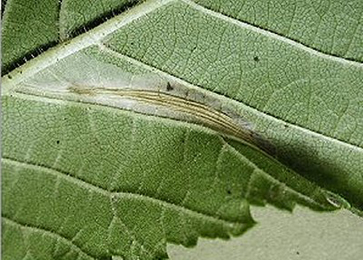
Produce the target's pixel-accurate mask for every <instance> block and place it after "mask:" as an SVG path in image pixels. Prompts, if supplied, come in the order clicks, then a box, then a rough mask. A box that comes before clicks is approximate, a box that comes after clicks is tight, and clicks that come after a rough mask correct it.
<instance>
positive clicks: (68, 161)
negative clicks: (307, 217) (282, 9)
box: [2, 0, 363, 259]
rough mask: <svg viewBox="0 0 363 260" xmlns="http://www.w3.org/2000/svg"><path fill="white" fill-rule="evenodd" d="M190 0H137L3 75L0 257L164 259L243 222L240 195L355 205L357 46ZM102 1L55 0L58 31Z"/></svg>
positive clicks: (360, 176)
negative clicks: (85, 4)
mask: <svg viewBox="0 0 363 260" xmlns="http://www.w3.org/2000/svg"><path fill="white" fill-rule="evenodd" d="M130 2H133V1H130ZM196 2H201V3H199V4H202V5H205V7H204V6H202V5H199V4H198V3H197V4H196V3H194V2H192V1H186V0H185V1H146V2H145V3H143V4H140V5H138V6H136V7H134V8H132V9H130V10H128V11H127V12H124V13H122V14H120V15H117V16H115V17H114V18H112V19H110V20H109V21H105V22H104V23H102V24H101V25H100V26H97V27H96V28H95V29H93V30H90V31H87V32H85V33H83V34H81V35H79V36H78V37H75V38H74V39H71V40H69V41H67V42H65V43H63V44H59V45H58V46H57V47H56V48H54V49H50V50H48V51H46V52H44V53H43V54H41V55H40V56H39V57H37V58H35V59H33V60H31V61H28V62H27V63H26V64H25V65H23V66H21V67H19V68H17V69H15V70H14V71H12V72H10V73H9V74H8V75H6V76H4V77H3V92H2V102H3V103H2V109H3V135H2V141H3V149H2V168H3V177H2V179H3V180H2V189H3V195H4V196H3V197H2V203H3V208H2V216H3V222H2V223H3V230H4V232H3V246H4V248H5V252H6V253H5V255H4V257H5V258H8V259H16V258H20V259H21V258H31V257H35V258H44V259H75V258H77V257H79V258H81V259H83V258H84V259H109V258H110V257H112V256H121V257H123V258H124V259H160V258H166V257H167V253H166V244H167V243H175V244H182V245H184V246H191V245H195V244H196V242H197V239H198V237H200V236H202V237H211V238H215V237H219V238H229V237H230V236H231V235H234V236H235V235H240V234H242V233H244V232H245V231H246V230H247V229H249V228H250V227H252V226H253V225H254V223H255V220H254V219H253V218H252V216H251V214H250V210H249V206H250V205H251V204H256V205H265V204H266V203H269V204H272V205H274V206H276V207H278V208H283V209H287V210H292V209H293V208H294V206H295V205H296V204H301V205H304V206H307V207H310V208H312V209H314V210H320V211H321V210H335V209H338V208H342V207H345V208H349V209H351V210H352V211H353V212H356V213H358V214H361V211H362V210H363V189H362V187H363V173H362V168H363V147H362V144H363V136H362V133H363V117H362V116H361V115H362V114H363V105H362V102H363V92H362V83H361V82H363V73H362V72H363V66H362V64H361V63H360V57H359V50H362V47H363V46H361V45H362V44H360V45H359V43H358V44H356V43H355V41H354V40H351V41H352V42H353V43H352V44H351V46H352V47H349V48H348V49H344V50H342V49H340V48H339V47H334V48H330V47H329V46H328V45H329V44H328V43H326V44H323V45H324V47H320V45H319V44H318V43H315V42H313V43H311V39H310V38H309V37H307V36H301V37H300V36H296V35H295V36H294V35H290V34H289V32H290V31H289V30H287V31H286V29H284V28H286V26H285V27H284V26H281V27H279V26H278V27H276V26H275V27H274V25H276V23H278V22H280V23H282V24H283V23H285V22H284V21H283V20H281V19H280V18H279V16H276V17H274V18H271V19H272V20H273V21H275V23H272V24H273V25H271V26H272V27H271V28H270V27H269V26H267V25H265V24H264V23H263V22H261V21H253V22H252V21H248V20H249V19H247V18H243V17H242V18H241V17H240V16H239V15H238V14H239V13H238V12H237V11H235V10H237V9H235V8H237V7H238V4H232V3H229V5H228V4H227V3H226V5H224V6H223V7H222V6H215V5H213V3H212V2H204V1H196ZM100 3H101V2H100ZM102 3H103V2H102ZM110 3H111V1H110ZM112 3H113V2H112ZM117 3H118V2H117ZM117 3H116V2H115V3H114V5H112V4H109V5H106V6H109V7H107V8H101V7H97V6H96V5H95V6H90V7H89V8H86V9H83V8H82V6H81V2H78V1H63V3H62V5H63V4H64V6H63V7H62V8H64V9H62V8H61V9H60V14H61V15H63V16H64V17H67V19H65V21H67V22H64V23H61V24H62V26H64V27H61V29H60V32H61V34H63V36H62V38H63V37H72V35H73V33H75V34H78V33H79V31H78V29H79V28H80V27H81V26H82V25H84V26H86V25H87V24H90V22H91V21H96V20H97V19H98V17H102V16H104V15H105V12H106V11H107V10H113V9H114V8H116V7H115V6H116V4H117ZM126 3H128V2H127V1H123V2H122V4H121V5H122V8H121V9H122V10H123V6H125V5H126ZM12 5H14V3H12V2H10V3H8V4H7V6H6V9H5V14H4V17H5V18H4V19H5V21H4V27H3V28H4V29H3V30H4V31H5V30H6V28H7V24H6V22H7V21H8V23H9V24H10V23H11V22H10V21H11V19H15V18H14V17H13V16H12V15H11V12H10V11H7V10H11V9H10V8H13V10H17V9H16V5H15V7H14V6H13V7H12ZM8 6H9V7H8ZM71 6H73V7H72V8H70V7H71ZM206 7H207V8H211V9H207V8H206ZM68 8H69V9H68ZM286 8H287V9H286V10H289V9H288V7H286ZM299 8H303V7H299ZM306 8H308V6H306ZM322 8H323V9H324V8H325V7H324V6H323V7H322ZM326 8H327V7H326ZM326 8H325V9H326ZM121 9H120V10H121ZM62 10H64V12H63V14H62ZM67 10H78V11H76V12H75V13H77V14H80V13H82V14H83V15H84V16H85V18H84V21H82V20H80V19H79V18H77V15H75V13H72V11H67ZM83 10H84V11H83ZM213 10H214V11H213ZM216 11H218V12H216ZM343 11H344V10H343ZM343 11H342V12H343ZM7 12H9V13H8V14H7ZM14 12H15V11H14ZM83 12H84V13H83ZM286 12H288V11H286ZM327 12H328V11H327ZM337 12H338V11H337ZM224 14H227V15H228V16H226V15H224ZM6 15H8V17H7V16H6ZM39 17H40V16H38V18H37V19H40V18H39ZM236 18H237V19H236ZM238 19H246V20H247V21H248V22H249V23H255V24H257V25H259V26H260V27H261V28H259V27H255V26H252V25H250V24H248V23H245V22H242V21H239V20H238ZM293 19H297V21H299V19H300V20H301V19H302V18H301V17H299V16H296V18H295V17H294V18H293ZM36 21H37V20H36ZM48 21H50V20H48ZM260 22H261V23H260ZM296 23H298V22H296ZM33 24H34V23H32V22H30V23H29V26H33ZM352 24H354V22H352ZM352 24H349V22H346V26H348V27H349V28H351V26H352ZM306 26H308V23H307V24H306ZM326 26H328V25H326ZM359 26H360V24H359V25H357V28H358V29H356V30H354V31H352V30H350V29H349V30H347V32H346V34H347V35H348V36H349V37H348V36H347V37H348V38H349V39H355V37H360V36H356V34H355V31H359V30H360V29H359V28H361V27H359ZM264 27H266V28H264ZM62 28H63V29H62ZM278 30H281V31H279V34H276V33H273V31H278ZM300 30H303V29H300ZM294 31H295V29H294ZM296 31H298V29H296ZM32 33H33V32H32V31H31V30H28V31H21V32H19V34H17V33H15V36H14V37H17V35H24V34H25V35H28V36H29V35H31V34H32ZM317 35H318V36H319V37H323V35H321V34H319V30H318V32H317ZM357 35H358V33H357ZM319 37H317V39H320V38H319ZM347 37H344V36H341V38H344V39H341V40H340V41H341V42H343V43H344V42H345V41H346V39H345V38H347ZM290 38H291V39H290ZM296 38H298V39H299V42H301V43H302V44H301V43H298V42H296V41H294V40H295V39H296ZM9 39H10V38H9ZM339 39H340V38H339ZM4 41H6V38H4ZM314 44H315V45H314ZM334 44H335V42H334ZM19 46H23V45H21V44H19ZM24 46H27V47H26V48H28V49H32V48H34V46H33V47H31V46H30V45H27V44H24ZM29 46H30V47H29ZM334 46H335V45H334ZM337 46H338V45H337ZM357 46H358V47H357ZM16 48H17V47H14V49H16ZM21 48H22V47H21ZM313 48H314V49H317V50H314V49H313ZM320 48H321V51H320ZM329 48H330V49H329ZM4 49H5V51H4V53H7V52H8V53H10V52H11V51H12V50H11V49H12V47H10V46H7V45H6V44H5V43H4ZM342 51H343V52H344V51H345V55H343V54H342ZM4 55H6V54H4ZM17 55H18V56H19V55H20V56H21V55H24V54H19V53H18V54H17ZM333 55H339V56H340V57H335V56H333ZM15 56H16V55H15ZM15 56H14V57H15ZM352 57H354V58H352ZM348 59H351V60H348ZM10 60H11V61H10ZM10 60H9V62H10V63H11V62H13V61H14V59H13V58H12V59H10Z"/></svg>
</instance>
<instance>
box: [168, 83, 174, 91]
mask: <svg viewBox="0 0 363 260" xmlns="http://www.w3.org/2000/svg"><path fill="white" fill-rule="evenodd" d="M173 89H174V88H173V87H172V86H171V85H170V83H169V82H168V83H166V90H167V91H171V90H173Z"/></svg>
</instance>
